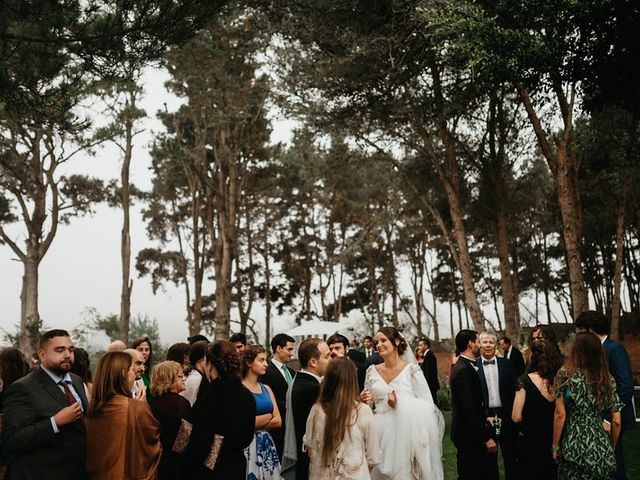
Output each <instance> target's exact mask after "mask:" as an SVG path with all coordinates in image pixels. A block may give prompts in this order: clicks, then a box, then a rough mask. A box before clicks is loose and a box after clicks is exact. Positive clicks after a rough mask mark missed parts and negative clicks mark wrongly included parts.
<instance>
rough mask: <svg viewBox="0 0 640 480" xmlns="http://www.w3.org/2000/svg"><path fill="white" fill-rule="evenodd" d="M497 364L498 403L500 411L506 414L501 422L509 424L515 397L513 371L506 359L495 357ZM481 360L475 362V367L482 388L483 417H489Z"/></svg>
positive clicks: (487, 396) (485, 381) (487, 397)
mask: <svg viewBox="0 0 640 480" xmlns="http://www.w3.org/2000/svg"><path fill="white" fill-rule="evenodd" d="M496 360H497V362H498V388H499V389H500V403H501V404H502V409H503V410H504V411H505V412H507V413H508V415H506V414H505V416H504V417H505V418H503V419H502V420H503V422H506V423H509V422H511V411H512V409H513V399H514V398H515V396H516V376H515V373H514V371H513V365H512V364H511V361H509V360H507V359H506V358H499V357H496ZM482 361H483V358H482V357H479V358H478V359H477V360H476V366H477V367H478V378H479V379H480V385H481V387H482V402H483V405H484V406H485V408H484V411H485V416H489V415H490V412H489V390H488V388H487V378H486V377H485V375H484V366H483V364H482Z"/></svg>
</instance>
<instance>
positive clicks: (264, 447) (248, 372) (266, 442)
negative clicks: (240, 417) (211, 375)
mask: <svg viewBox="0 0 640 480" xmlns="http://www.w3.org/2000/svg"><path fill="white" fill-rule="evenodd" d="M236 348H237V345H236ZM266 371H267V352H266V350H265V349H264V348H262V347H261V346H259V345H249V346H248V347H245V348H244V351H243V352H242V384H243V385H244V386H245V387H246V388H247V389H248V390H249V391H250V392H251V393H252V394H253V398H254V400H255V401H256V433H255V435H254V437H253V441H252V442H251V445H249V447H248V448H247V449H246V450H245V455H246V456H247V473H248V475H249V478H250V479H260V480H270V479H279V478H280V460H279V459H278V452H277V451H276V445H275V443H273V438H272V437H271V435H270V434H269V430H272V429H274V428H280V427H281V426H282V419H281V417H280V412H279V411H278V405H277V404H276V399H275V397H274V396H273V392H272V391H271V387H269V386H268V385H265V384H263V383H260V382H258V378H259V377H261V376H262V375H264V374H265V372H266Z"/></svg>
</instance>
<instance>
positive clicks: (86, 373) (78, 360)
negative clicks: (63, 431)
mask: <svg viewBox="0 0 640 480" xmlns="http://www.w3.org/2000/svg"><path fill="white" fill-rule="evenodd" d="M71 373H75V374H76V375H78V376H79V377H80V378H81V379H82V383H83V384H84V393H85V394H86V395H87V398H91V389H92V388H93V382H92V380H91V360H90V359H89V353H88V352H87V351H86V350H85V349H84V348H80V347H76V348H74V350H73V365H71Z"/></svg>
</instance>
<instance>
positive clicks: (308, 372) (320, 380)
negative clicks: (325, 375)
mask: <svg viewBox="0 0 640 480" xmlns="http://www.w3.org/2000/svg"><path fill="white" fill-rule="evenodd" d="M300 371H301V372H304V373H306V374H307V375H311V376H312V377H313V378H315V379H316V380H318V383H322V377H319V376H318V375H316V374H315V373H312V372H310V371H309V370H305V369H304V368H303V369H301V370H300Z"/></svg>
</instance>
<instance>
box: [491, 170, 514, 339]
mask: <svg viewBox="0 0 640 480" xmlns="http://www.w3.org/2000/svg"><path fill="white" fill-rule="evenodd" d="M498 183H501V179H500V180H498V182H496V199H497V200H498V204H497V206H498V211H497V212H496V245H497V247H498V260H499V263H500V286H501V288H502V303H503V306H504V325H505V335H506V336H507V337H509V338H518V333H519V332H518V330H519V328H518V325H517V323H516V310H517V308H518V302H517V300H516V296H515V291H514V288H513V280H512V275H511V264H510V262H509V238H508V232H507V219H506V216H507V215H506V212H505V201H504V195H503V194H502V186H501V185H498Z"/></svg>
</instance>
